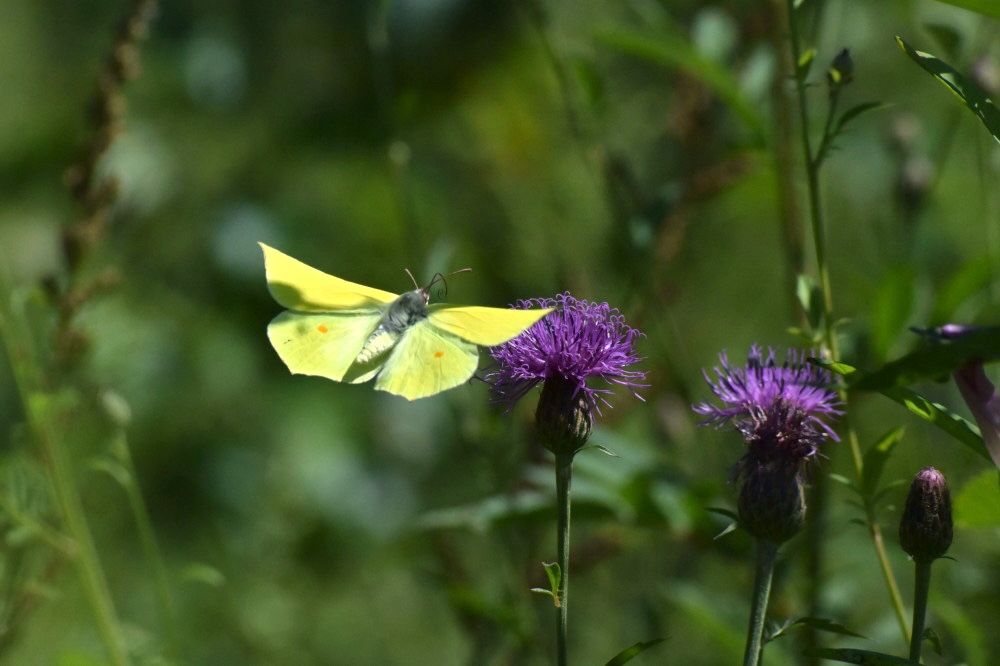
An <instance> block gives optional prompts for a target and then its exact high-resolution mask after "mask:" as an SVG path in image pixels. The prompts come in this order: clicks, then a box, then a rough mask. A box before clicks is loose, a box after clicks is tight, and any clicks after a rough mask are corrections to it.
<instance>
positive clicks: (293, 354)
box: [267, 311, 382, 382]
mask: <svg viewBox="0 0 1000 666" xmlns="http://www.w3.org/2000/svg"><path fill="white" fill-rule="evenodd" d="M381 316H382V315H381V313H379V312H376V313H374V314H338V313H332V312H329V313H304V312H290V311H286V312H282V313H281V314H280V315H278V316H277V317H275V318H274V319H273V320H272V321H271V323H270V324H268V327H267V337H268V339H269V340H270V341H271V346H273V347H274V350H275V351H276V352H278V356H280V357H281V360H282V361H284V363H285V365H286V366H288V369H289V370H290V371H291V372H292V373H293V374H297V375H317V376H319V377H326V378H327V379H332V380H334V381H338V382H339V381H350V382H363V381H366V380H367V379H370V378H371V377H372V374H373V373H371V372H368V373H367V374H366V373H359V372H358V371H357V368H355V369H354V370H353V371H352V372H351V373H350V375H349V376H347V378H346V379H345V375H348V371H349V370H352V367H351V366H353V365H354V364H355V361H356V359H357V356H358V353H359V352H360V351H361V349H362V347H364V345H365V341H367V340H368V337H369V336H370V335H371V334H372V331H374V330H375V327H376V326H378V322H379V319H380V318H381Z"/></svg>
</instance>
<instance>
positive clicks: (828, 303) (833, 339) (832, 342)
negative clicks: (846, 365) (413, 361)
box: [786, 0, 909, 640]
mask: <svg viewBox="0 0 1000 666" xmlns="http://www.w3.org/2000/svg"><path fill="white" fill-rule="evenodd" d="M794 4H795V2H794V0H787V4H786V6H787V12H788V28H789V42H790V47H791V50H792V59H793V61H794V64H795V67H796V76H795V91H796V96H797V100H798V111H799V129H800V132H801V141H802V151H803V163H804V166H805V170H806V182H807V185H808V188H807V191H808V195H809V215H810V219H811V222H812V232H813V243H814V246H815V253H816V270H817V273H818V275H819V284H820V290H821V291H822V293H823V331H822V335H823V346H824V347H825V348H826V351H827V353H828V354H829V356H830V358H831V359H833V360H838V359H839V358H840V349H839V343H838V341H837V334H836V329H835V326H834V318H833V288H832V285H831V282H830V268H829V263H828V261H827V253H826V250H827V248H826V223H825V220H824V218H823V206H822V201H821V195H820V186H819V172H820V169H821V167H822V160H820V159H818V158H817V155H816V154H814V153H813V150H812V143H811V141H810V139H809V113H808V103H807V99H806V87H805V82H804V81H803V80H802V78H801V76H800V75H799V70H798V65H799V62H800V59H801V57H802V52H801V46H800V40H799V33H798V27H797V23H796V21H795V17H794V12H795V7H794ZM838 97H839V96H834V97H833V98H832V99H831V100H830V101H831V108H830V110H829V114H828V115H827V119H826V122H825V124H824V130H823V132H824V133H823V137H822V139H821V141H820V147H821V148H820V150H821V151H822V150H823V149H824V148H825V146H826V145H827V143H828V141H829V140H830V137H829V133H830V130H831V128H832V127H833V116H834V112H835V107H836V102H837V99H838ZM839 396H840V399H841V401H842V402H843V403H844V404H845V405H847V404H848V396H847V393H846V391H840V392H839ZM841 429H842V431H843V432H844V433H845V437H846V439H847V443H848V446H849V448H850V451H851V460H852V462H853V467H854V474H855V478H856V480H857V482H858V483H859V484H860V483H861V482H862V481H863V479H864V458H863V456H862V454H861V446H860V444H859V442H858V436H857V434H856V433H855V432H854V429H853V426H852V424H851V420H850V412H849V410H845V411H844V415H843V417H842V418H841ZM867 518H868V520H867V523H868V532H869V535H870V536H871V539H872V545H873V546H874V548H875V555H876V557H877V558H878V561H879V566H880V568H881V570H882V575H883V577H884V579H885V581H886V588H887V590H888V592H889V597H890V600H891V602H892V605H893V608H894V610H895V612H896V617H897V619H898V621H899V623H900V628H901V629H902V633H903V637H904V638H905V639H907V640H908V638H909V635H908V633H907V631H906V612H905V609H904V607H903V602H902V597H901V596H900V594H899V586H898V585H897V584H896V579H895V575H894V574H893V572H892V568H891V566H890V565H889V556H888V554H887V552H886V550H885V542H884V540H883V539H882V530H881V527H880V526H879V525H878V523H877V522H876V521H875V517H874V515H872V514H870V513H869V514H868V515H867ZM811 542H812V541H811ZM812 557H815V558H817V561H818V558H819V554H818V552H814V553H812ZM815 568H816V569H817V570H818V569H820V568H821V567H819V566H818V565H817V566H816V567H815ZM816 603H817V600H816V599H814V600H813V604H812V605H813V608H811V609H810V612H811V613H813V614H815V613H816V611H817V608H815V605H816Z"/></svg>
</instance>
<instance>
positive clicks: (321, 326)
mask: <svg viewBox="0 0 1000 666" xmlns="http://www.w3.org/2000/svg"><path fill="white" fill-rule="evenodd" d="M316 330H317V331H319V332H320V333H329V332H330V329H328V328H327V327H326V326H324V325H323V324H320V325H319V326H317V327H316Z"/></svg>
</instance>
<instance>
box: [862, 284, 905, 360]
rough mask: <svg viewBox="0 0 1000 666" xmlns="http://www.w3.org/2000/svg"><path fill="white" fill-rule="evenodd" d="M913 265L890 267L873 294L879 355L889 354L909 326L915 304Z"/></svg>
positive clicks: (874, 334) (873, 328) (871, 313)
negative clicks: (907, 324) (911, 311)
mask: <svg viewBox="0 0 1000 666" xmlns="http://www.w3.org/2000/svg"><path fill="white" fill-rule="evenodd" d="M913 281H914V274H913V269H912V268H911V267H909V266H900V267H897V268H893V269H890V270H889V271H887V272H886V274H885V275H884V276H882V279H881V280H880V281H879V284H878V288H877V289H876V290H875V293H874V295H873V298H872V304H871V310H870V311H869V319H870V320H871V333H872V346H873V347H874V353H875V356H876V358H878V359H883V358H885V357H886V356H888V354H889V351H890V348H891V347H892V343H893V342H895V341H896V339H897V338H898V337H899V334H900V332H901V331H902V330H903V329H904V328H905V327H906V323H907V321H908V320H909V317H910V310H911V308H912V305H913Z"/></svg>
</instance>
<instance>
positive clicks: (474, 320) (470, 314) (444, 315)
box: [427, 304, 552, 347]
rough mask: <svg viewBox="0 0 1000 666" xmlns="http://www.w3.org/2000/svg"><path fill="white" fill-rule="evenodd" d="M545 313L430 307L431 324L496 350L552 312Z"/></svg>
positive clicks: (428, 309)
mask: <svg viewBox="0 0 1000 666" xmlns="http://www.w3.org/2000/svg"><path fill="white" fill-rule="evenodd" d="M551 311H552V309H551V308H548V309H544V310H507V309H503V308H488V307H482V306H478V305H471V306H470V305H444V304H436V305H430V306H428V307H427V317H428V320H429V321H430V323H431V324H433V325H434V326H435V327H436V328H439V329H441V330H443V331H446V332H448V333H451V334H453V335H457V336H458V337H460V338H462V339H463V340H467V341H469V342H472V343H475V344H477V345H482V346H484V347H492V346H494V345H499V344H502V343H504V342H507V341H508V340H510V339H511V338H513V337H515V336H517V335H519V334H520V333H521V332H522V331H524V329H526V328H528V327H529V326H531V325H532V324H534V323H535V322H536V321H538V320H539V319H541V318H542V317H544V316H545V315H546V314H548V313H549V312H551Z"/></svg>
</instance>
